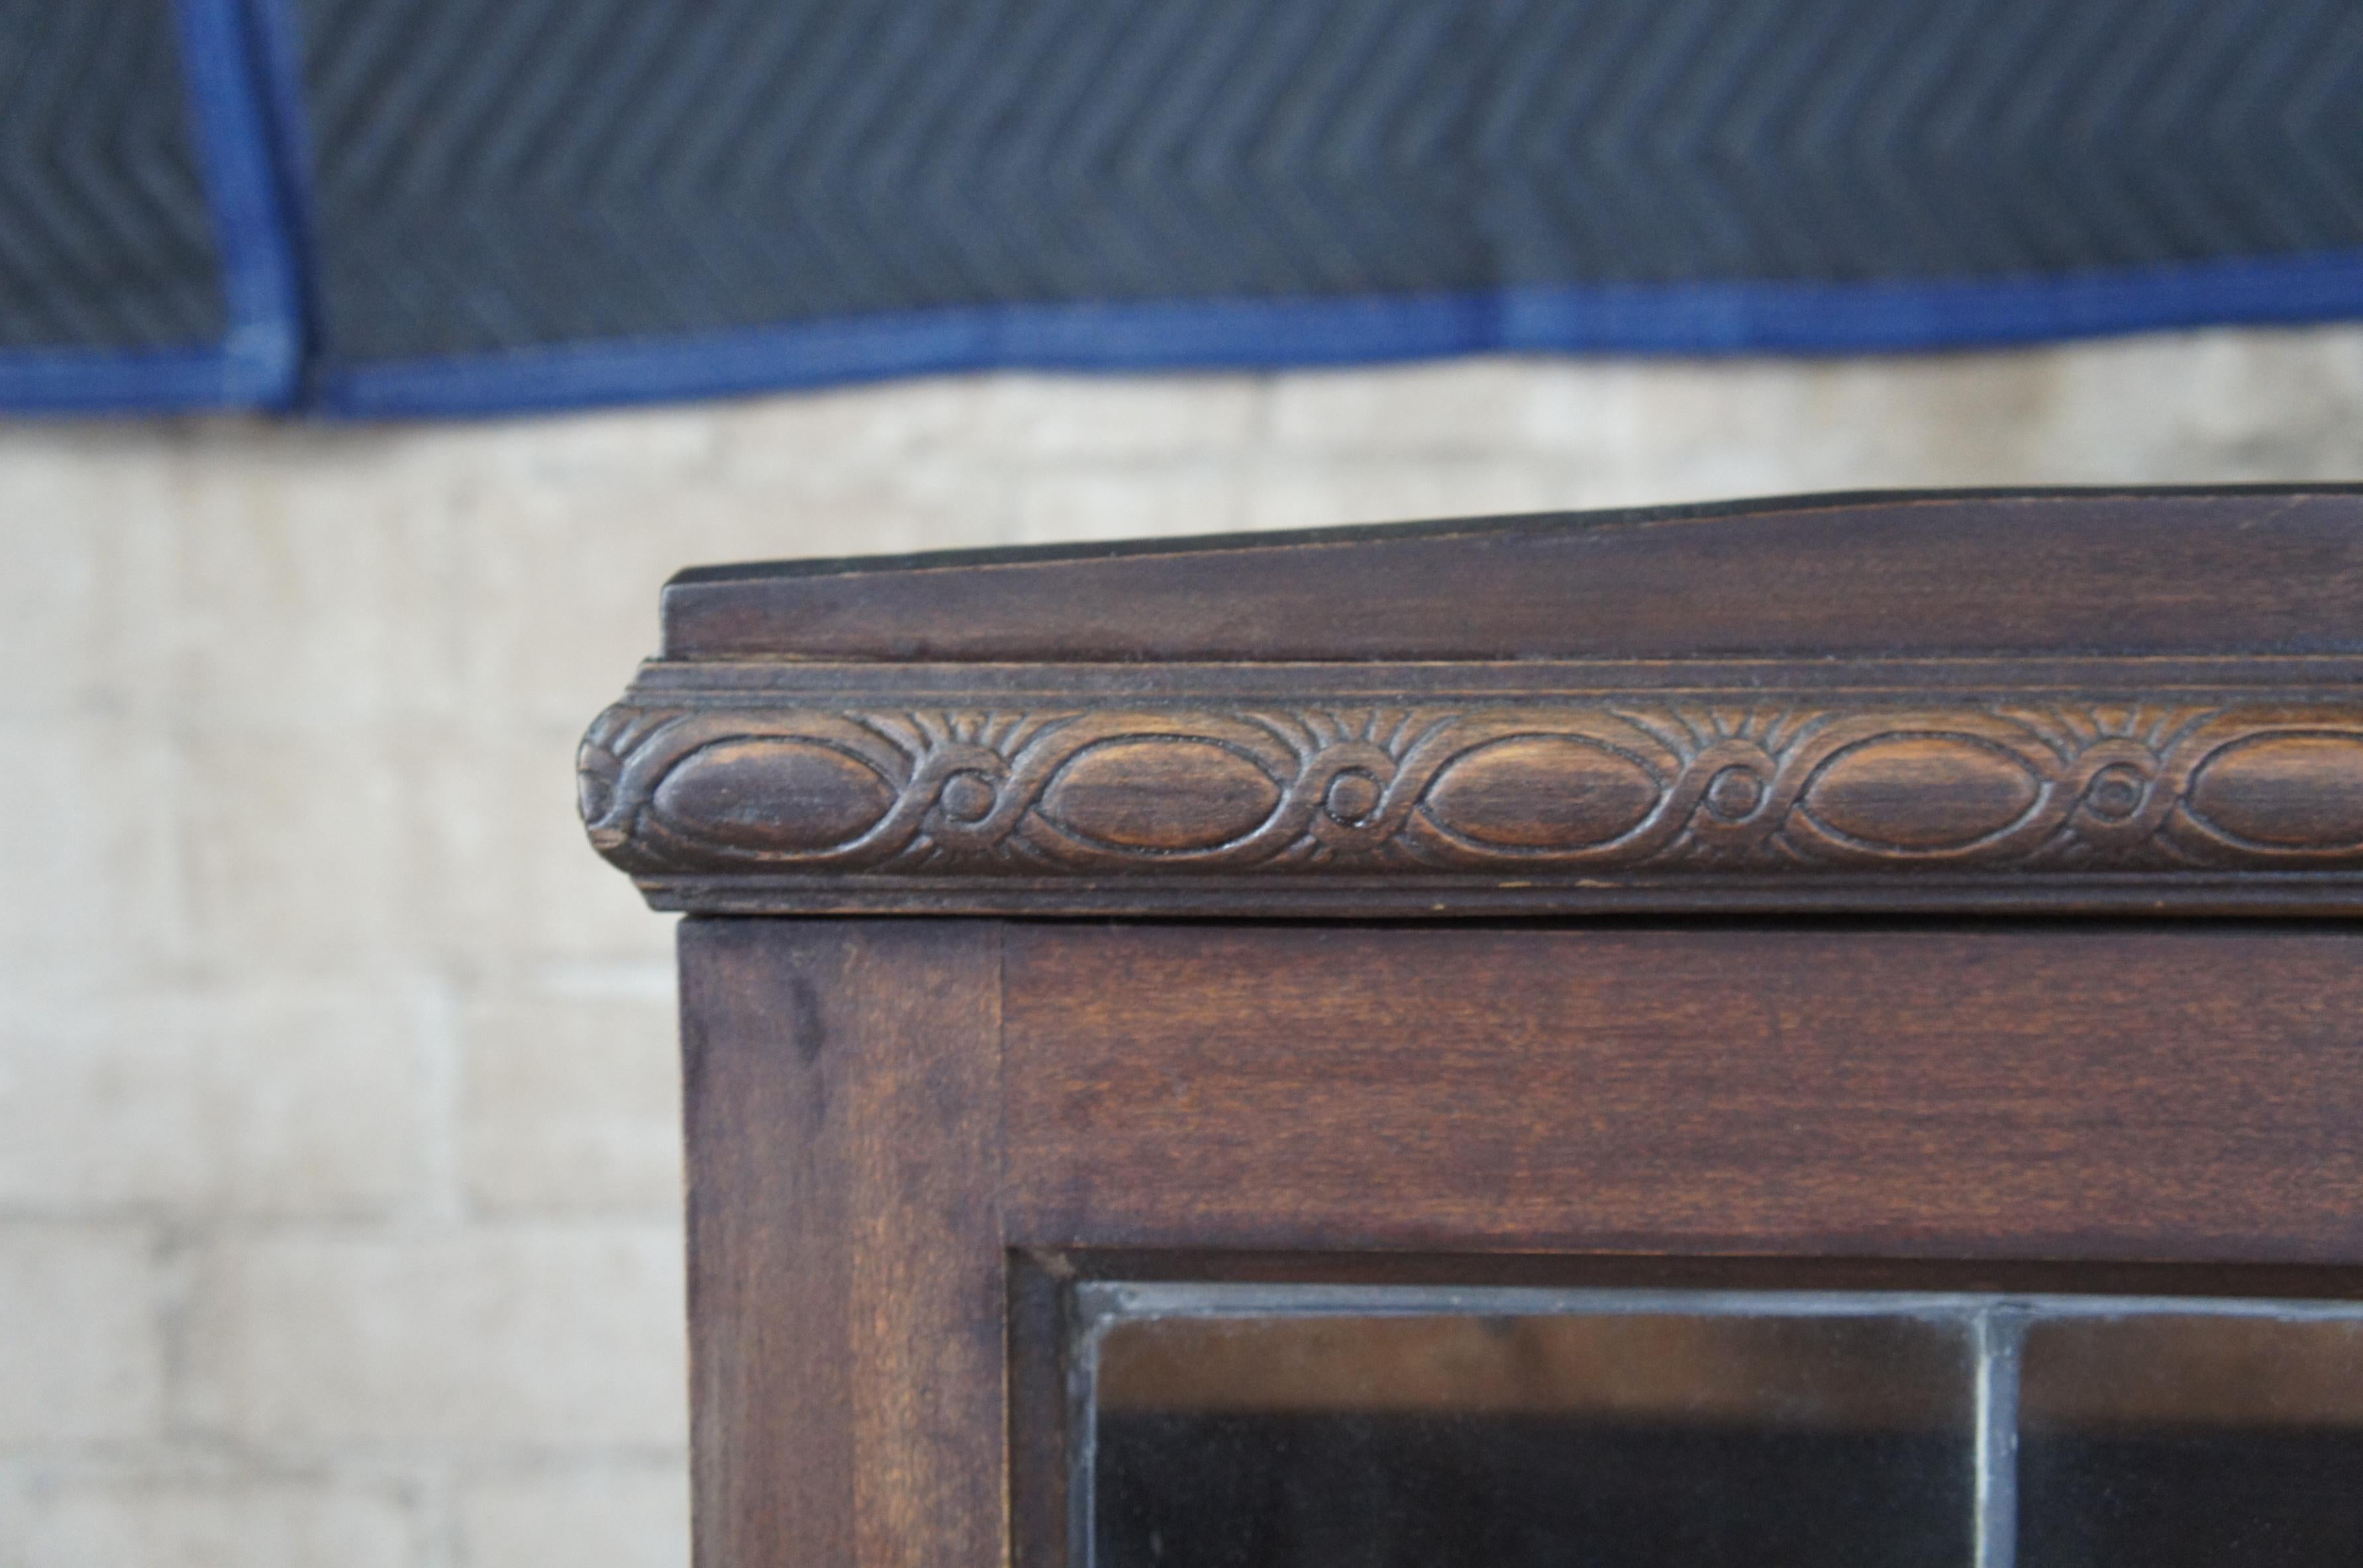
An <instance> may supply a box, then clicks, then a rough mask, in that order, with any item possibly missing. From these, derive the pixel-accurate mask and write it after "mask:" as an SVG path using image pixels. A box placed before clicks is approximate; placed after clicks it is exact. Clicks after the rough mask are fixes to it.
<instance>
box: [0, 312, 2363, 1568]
mask: <svg viewBox="0 0 2363 1568" xmlns="http://www.w3.org/2000/svg"><path fill="white" fill-rule="evenodd" d="M2358 478H2363V330H2358V329H2353V328H2340V329H2335V330H2322V331H2311V332H2292V333H2219V334H2202V335H2192V336H2185V337H2157V338H2148V339H2137V340H2129V341H2124V342H2117V343H2105V344H2093V345H2087V346H2083V347H2080V348H2069V349H2050V350H2040V351H2034V352H2027V353H2017V354H1998V355H1956V356H1946V357H1936V358H1925V359H1876V360H1858V361H1843V362H1830V363H1820V364H1815V363H1808V362H1801V361H1786V362H1784V361H1756V362H1735V363H1725V364H1703V363H1684V362H1659V363H1641V362H1632V361H1591V362H1582V361H1571V360H1548V359H1524V360H1511V359H1494V360H1472V361H1462V362H1455V363H1446V364H1436V365H1426V366H1412V367H1403V368H1394V369H1383V370H1351V371H1335V372H1319V373H1307V374H1294V375H1287V376H1279V377H1248V376H1201V377H1173V378H1167V379H1160V380H1139V381H1132V380H1121V379H1109V380H1093V379H1073V380H1058V379H1048V378H1029V377H999V378H983V379H971V380H949V379H948V380H938V381H917V382H909V383H903V384H897V385H889V386H882V387H871V388H863V389H857V390H851V391H847V392H835V393H829V394H826V395H819V396H807V397H793V398H777V399H768V400H758V401H752V402H748V403H731V404H720V405H712V406H703V407H684V408H666V409H656V410H647V411H638V412H629V413H617V414H593V415H584V416H579V417H573V418H565V419H550V420H537V421H525V422H486V423H481V424H471V425H440V426H430V425H394V426H383V427H371V426H353V427H325V428H311V427H286V426H269V425H258V424H252V423H247V422H242V421H227V420H217V421H194V422H185V423H175V424H164V425H142V424H126V425H95V424H94V425H54V424H52V425H40V424H22V425H14V426H7V427H0V658H5V668H6V670H7V672H8V674H9V677H10V679H7V680H6V682H5V683H0V759H5V766H0V822H6V823H7V824H9V831H8V832H7V833H6V834H0V895H5V896H0V1568H65V1565H68V1564H72V1565H73V1568H115V1565H117V1564H120V1565H125V1568H197V1565H199V1564H205V1565H207V1568H213V1565H216V1564H225V1563H236V1564H239V1568H313V1565H328V1568H347V1565H350V1568H543V1565H545V1564H547V1565H550V1568H558V1565H561V1564H562V1565H563V1568H681V1565H682V1563H683V1562H685V1560H686V1550H685V1540H686V1538H685V1525H684V1520H683V1515H684V1511H685V1507H686V1503H685V1496H684V1484H683V1479H682V1464H681V1447H682V1431H683V1426H684V1422H683V1412H682V1332H681V1322H680V1315H681V1275H680V1260H679V1246H680V1234H679V1229H678V1208H679V1201H680V1199H679V1192H680V1157H679V1154H678V1151H677V1149H676V1147H675V1143H674V1140H675V1137H676V1131H675V1122H676V1114H677V1102H678V1091H677V1088H676V1086H675V1083H674V1078H673V1066H672V1014H671V944H670V923H671V922H668V921H666V920H664V919H662V918H660V917H659V916H656V915H654V914H651V913H649V911H646V910H645V909H643V908H642V907H641V906H640V905H639V903H638V900H637V899H636V898H635V897H634V895H633V894H632V892H631V890H630V889H629V887H628V886H627V883H626V882H625V880H624V878H621V877H619V876H616V875H615V874H613V873H611V872H609V871H607V870H606V869H605V868H604V867H601V866H600V865H599V864H598V862H597V861H596V860H595V859H594V857H593V856H592V855H591V853H590V851H589V850H588V849H587V848H586V847H585V846H584V845H583V843H582V836H581V834H580V832H579V831H578V830H577V828H576V826H575V824H574V821H573V808H572V786H571V756H572V751H573V745H574V741H575V738H576V736H577V735H578V734H580V733H581V730H582V725H583V723H585V722H586V721H587V720H588V719H589V718H590V716H591V715H592V714H593V713H594V712H596V711H597V710H598V708H599V707H600V706H601V705H602V704H603V703H605V701H608V700H609V699H610V698H611V697H612V696H614V695H615V694H616V692H617V691H618V690H620V689H621V688H622V686H623V683H624V681H625V679H627V676H628V674H629V672H630V669H631V667H632V664H633V662H634V660H636V659H637V658H638V657H639V656H640V655H642V654H644V653H646V652H647V651H649V648H650V647H651V646H652V645H653V641H654V629H655V602H656V588H657V584H658V583H659V582H660V580H662V579H663V578H664V577H665V576H666V575H667V574H668V573H669V572H670V571H671V569H674V568H675V567H678V566H681V565H682V564H685V563H688V562H692V561H713V560H727V559H732V558H750V557H762V556H782V555H810V554H838V553H846V552H853V551H864V550H911V549H921V548H927V547H957V546H977V545H991V544H1002V543H1014V542H1020V541H1036V540H1056V539H1082V538H1090V537H1104V536H1126V535H1142V534H1152V533H1178V532H1196V531H1206V530H1215V529H1228V528H1247V527H1255V528H1262V527H1291V526H1305V525H1317V524H1324V523H1345V522H1358V521H1370V520H1377V519H1383V518H1395V517H1407V516H1418V515H1424V514H1425V515H1437V514H1449V513H1474V512H1491V511H1508V510H1521V509H1532V508H1546V507H1568V506H1603V505H1616V504H1628V503H1643V502H1661V501H1679V500H1692V499H1703V498H1710V497H1715V496H1726V495H1738V494H1747V493H1753V492H1767V491H1792V490H1802V489H1821V488H1839V487H1847V488H1851V487H1858V486H1887V485H1928V484H2013V483H2044V482H2053V483H2059V482H2110V481H2127V482H2131V481H2140V482H2171V481H2194V482H2195V481H2203V480H2301V479H2347V480H2352V479H2358Z"/></svg>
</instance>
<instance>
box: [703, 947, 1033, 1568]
mask: <svg viewBox="0 0 2363 1568" xmlns="http://www.w3.org/2000/svg"><path fill="white" fill-rule="evenodd" d="M997 935H998V933H997V932H996V931H995V930H994V929H993V928H992V927H989V926H977V925H967V924H958V923H938V924H932V925H926V926H919V925H894V924H873V925H836V924H790V923H784V922H768V921H753V922H698V921H692V922H687V923H686V924H684V925H683V927H682V935H681V946H682V980H683V994H682V1058H683V1063H684V1069H685V1074H686V1104H687V1121H688V1134H689V1170H690V1188H689V1263H690V1323H691V1367H692V1372H691V1384H692V1390H691V1405H692V1417H693V1428H692V1431H693V1443H692V1446H693V1496H694V1516H695V1529H696V1541H697V1545H696V1561H697V1562H698V1563H699V1565H700V1568H849V1565H860V1568H888V1565H890V1564H895V1565H899V1564H906V1563H927V1564H930V1565H935V1564H942V1565H945V1568H992V1565H995V1564H999V1563H1001V1562H1004V1560H1005V1557H1006V1552H1007V1545H1006V1542H1007V1533H1008V1532H1007V1518H1006V1513H1007V1508H1006V1496H1007V1485H1006V1479H1005V1463H1006V1442H1007V1430H1008V1429H1007V1425H1006V1416H1005V1411H1004V1363H1005V1341H1004V1318H1005V1316H1006V1307H1007V1299H1006V1295H1005V1281H1004V1265H1003V1253H1002V1248H1001V1240H1000V1224H999V1219H998V1201H999V1193H998V1179H999V1149H998V1143H999V1129H1000V1094H999V1060H998V1052H997V1043H998V1022H999V1021H998V1017H997V1013H996V1004H997V1000H998V987H999V976H998V952H997Z"/></svg>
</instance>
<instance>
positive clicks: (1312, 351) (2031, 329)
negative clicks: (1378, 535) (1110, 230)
mask: <svg viewBox="0 0 2363 1568" xmlns="http://www.w3.org/2000/svg"><path fill="white" fill-rule="evenodd" d="M2357 315H2363V250H2343V251H2334V252H2326V253H2321V254H2313V255H2301V256H2288V257H2258V258H2247V259H2232V260H2222V261H2200V262H2189V263H2180V264H2176V265H2172V266H2159V267H2146V268H2138V269H2124V270H2118V271H2093V272H2086V273H2069V274H2063V275H2058V276H2045V277H2028V278H2002V279H1978V280H1962V281H1943V282H1858V283H1823V282H1733V283H1693V284H1618V285H1600V286H1590V287H1566V288H1519V289H1509V290H1504V291H1503V292H1501V293H1490V294H1442V293H1438V294H1406V295H1394V296H1380V297H1370V298H1355V299H1302V298H1300V299H1281V300H1243V299H1227V300H1204V301H1185V302H1172V303H1148V304H1011V305H992V306H982V307H971V308H959V309H942V310H927V311H910V312H899V313H889V314H881V315H870V316H859V317H846V318H837V319H831V320H825V321H813V322H805V323H799V324H796V325H793V326H771V327H761V328H754V329H749V330H744V331H730V332H716V333H705V334H697V335H692V336H683V337H667V338H649V339H638V340H623V341H610V342H598V343H583V344H571V345H560V346H555V347H551V348H536V349H530V350H520V351H516V352H512V353H505V354H497V355H476V356H465V357H455V358H449V359H416V360H397V361H386V362H379V363H373V364H360V365H335V364H331V365H328V366H326V367H323V368H322V369H320V370H319V371H318V372H317V376H316V381H315V386H314V391H315V394H316V399H317V406H318V408H319V409H320V411H321V412H323V413H326V414H332V415H336V416H340V417H344V418H360V419H372V418H397V417H404V416H410V415H424V414H511V413H521V412H527V411H531V410H537V409H558V408H568V407H575V406H580V405H583V404H598V403H638V402H649V401H656V400H661V399H667V398H682V397H700V396H713V395H719V394H727V393H733V392H758V391H769V390H774V389H785V388H794V387H811V386H819V385H825V384H827V383H831V382H839V381H866V380H874V379H877V378H881V377H888V376H905V375H916V374H923V373H927V372H937V371H950V370H986V369H1041V370H1127V369H1138V370H1160V369H1182V368H1216V367H1232V368H1261V367H1276V366H1288V365H1318V364H1346V363H1354V362H1368V361H1374V360H1384V359H1419V358H1427V357H1432V356H1440V355H1449V354H1468V353H1482V352H1489V351H1518V350H1526V351H1538V350H1539V351H1549V350H1559V351H1589V352H1615V353H1632V354H1741V353H1763V352H1772V353H1797V354H1847V353H1863V352H1880V351H1897V350H1904V349H1921V348H1969V347H1975V346H1979V345H1987V344H2006V343H2026V342H2037V341H2043V340H2047V339H2054V338H2063V337H2089V336H2097V335H2104V334H2112V333H2126V332H2141V331H2149V330H2155V329H2159V328H2171V327H2191V326H2222V325H2238V324H2249V325H2262V324H2296V323H2303V322H2318V321H2326V320H2335V319H2340V318H2343V317H2349V316H2357Z"/></svg>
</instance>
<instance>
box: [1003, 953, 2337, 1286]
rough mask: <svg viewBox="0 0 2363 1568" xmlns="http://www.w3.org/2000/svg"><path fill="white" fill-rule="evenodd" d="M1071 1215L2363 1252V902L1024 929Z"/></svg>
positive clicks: (1584, 1234)
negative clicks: (1782, 918)
mask: <svg viewBox="0 0 2363 1568" xmlns="http://www.w3.org/2000/svg"><path fill="white" fill-rule="evenodd" d="M1005 972H1006V979H1007V990H1006V994H1005V996H1004V1021H1005V1047H1004V1049H1005V1062H1006V1069H1005V1070H1006V1073H1007V1083H1008V1097H1009V1098H1008V1123H1007V1125H1008V1134H1007V1135H1008V1152H1007V1158H1008V1176H1007V1187H1006V1189H1005V1192H1004V1213H1005V1218H1006V1221H1007V1223H1008V1225H1009V1227H1010V1231H1011V1233H1012V1235H1013V1237H1014V1238H1015V1239H1016V1240H1019V1241H1022V1242H1028V1243H1035V1244H1041V1245H1047V1246H1084V1247H1136V1246H1149V1247H1179V1248H1196V1249H1208V1248H1213V1249H1225V1248H1328V1249H1339V1248H1343V1249H1366V1248H1393V1249H1408V1250H1437V1251H1468V1250H1540V1251H1564V1252H1643V1253H1743V1254H1745V1253H1763V1254H1788V1255H1795V1256H1815V1255H1819V1256H1837V1255H1857V1256H1880V1255H1883V1256H1891V1257H1913V1256H1920V1257H1964V1258H1993V1259H2021V1260H2027V1259H2080V1260H2086V1261H2109V1260H2145V1259H2147V1260H2160V1261H2175V1262H2183V1263H2203V1262H2220V1263H2247V1264H2296V1263H2309V1264H2355V1263H2358V1262H2363V1070H2358V1068H2357V1063H2358V1061H2363V936H2358V935H2348V934H2334V933H2325V932H2323V931H2320V930H2280V929H2273V928H2266V927H2256V928H2249V929H2246V930H2243V929H2238V928H2234V929H2224V928H2220V927H2202V926H2193V927H2188V928H2179V929H2178V928H2164V929H2159V928H2147V929H2111V928H2108V927H2104V926H2095V927H2091V928H2089V929H2078V928H2064V927H2063V928H2036V929H2022V930H2008V929H1982V930H1958V931H1945V930H1928V931H1918V932H1881V931H1875V930H1863V929H1845V928H1837V929H1820V930H1814V929H1798V930H1785V931H1784V930H1779V929H1758V930H1716V929H1701V930H1692V931H1629V930H1616V929H1611V928H1602V929H1593V930H1571V931H1518V930H1507V931H1503V930H1469V929H1449V928H1432V929H1424V930H1419V929H1403V930H1386V929H1359V930H1345V929H1340V930H1320V929H1305V928H1283V927H1271V928H1260V929H1256V928H1247V929H1237V928H1221V927H1201V928H1189V927H1182V928H1084V927H1077V928H1062V927H1051V926H1037V927H1020V928H1013V931H1012V933H1011V936H1010V938H1009V942H1008V946H1007V953H1006V964H1005Z"/></svg>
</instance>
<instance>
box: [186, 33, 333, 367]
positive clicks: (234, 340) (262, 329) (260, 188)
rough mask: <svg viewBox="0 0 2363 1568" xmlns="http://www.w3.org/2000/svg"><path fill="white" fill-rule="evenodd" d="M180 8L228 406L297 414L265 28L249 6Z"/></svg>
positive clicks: (288, 266) (299, 334)
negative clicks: (223, 310)
mask: <svg viewBox="0 0 2363 1568" xmlns="http://www.w3.org/2000/svg"><path fill="white" fill-rule="evenodd" d="M174 8H175V9H176V10H177V11H178V13H179V15H180V21H181V48H182V52H183V67H184V69H185V70H186V72H187V73H188V81H189V96H190V98H191V99H192V100H193V102H194V105H195V110H196V116H195V117H196V129H197V139H198V145H199V147H200V148H201V149H203V152H204V156H205V171H206V174H207V176H208V177H207V179H206V181H205V192H206V194H207V196H208V197H209V198H210V199H211V201H212V203H213V211H214V234H215V242H216V245H217V246H218V247H219V248H220V251H221V269H222V294H223V298H224V299H225V301H226V302H227V304H228V307H229V330H228V333H227V336H226V337H225V338H224V340H223V343H222V399H223V401H224V402H226V403H235V404H241V405H247V406H254V407H262V408H285V407H289V406H291V405H292V404H293V403H294V398H295V391H296V383H297V377H298V375H299V374H300V372H301V370H302V368H303V359H304V328H303V322H304V315H303V308H302V299H303V295H302V293H301V285H300V282H299V281H298V273H297V271H296V262H295V253H294V245H293V244H292V242H291V240H290V237H289V231H288V226H287V211H286V203H285V201H284V199H283V192H282V189H281V182H280V170H279V167H278V165H277V163H276V161H275V160H274V158H273V156H272V149H273V147H274V139H273V136H272V116H271V113H270V109H269V107H268V105H266V103H265V101H264V97H263V90H262V83H261V80H259V77H260V75H261V52H260V47H259V40H258V38H257V28H258V24H257V23H256V20H255V18H253V17H250V14H249V12H248V9H247V7H246V6H245V5H244V4H243V0H174Z"/></svg>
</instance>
